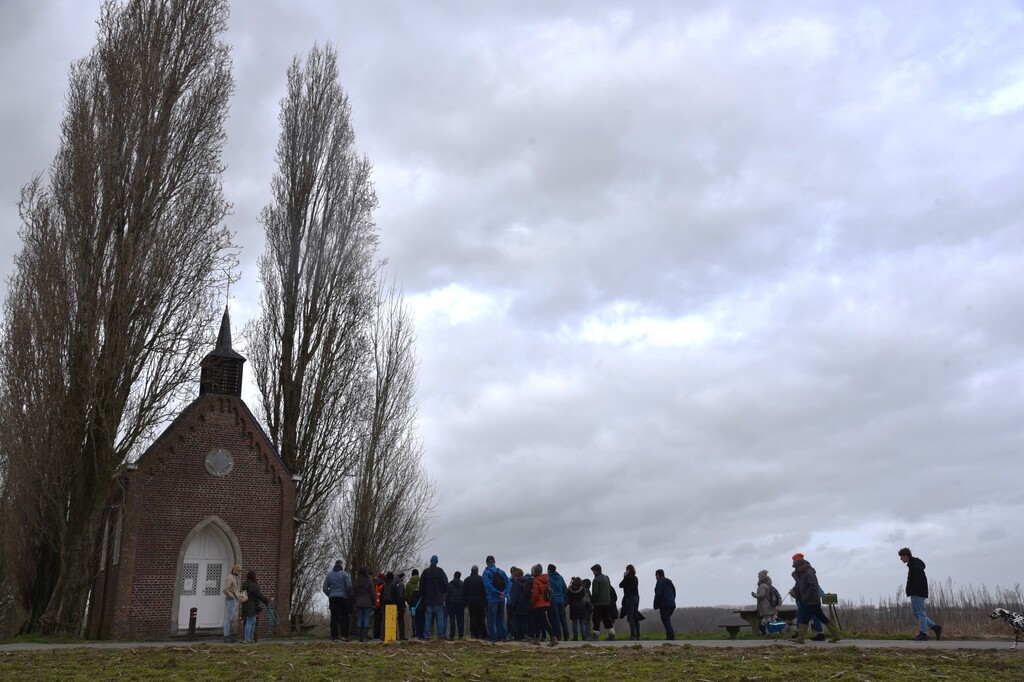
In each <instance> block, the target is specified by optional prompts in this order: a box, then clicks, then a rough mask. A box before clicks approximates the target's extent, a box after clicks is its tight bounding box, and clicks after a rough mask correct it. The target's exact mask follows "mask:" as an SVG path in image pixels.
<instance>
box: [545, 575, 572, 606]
mask: <svg viewBox="0 0 1024 682" xmlns="http://www.w3.org/2000/svg"><path fill="white" fill-rule="evenodd" d="M548 584H549V585H550V586H551V603H552V604H564V603H565V592H566V590H567V589H568V588H567V587H566V585H565V578H563V577H562V576H560V575H559V574H558V571H551V572H550V573H548Z"/></svg>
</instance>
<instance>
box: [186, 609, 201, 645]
mask: <svg viewBox="0 0 1024 682" xmlns="http://www.w3.org/2000/svg"><path fill="white" fill-rule="evenodd" d="M198 613H199V609H197V608H196V607H194V606H193V607H192V608H191V609H189V610H188V641H190V642H191V641H192V640H193V639H195V638H196V615H197V614H198Z"/></svg>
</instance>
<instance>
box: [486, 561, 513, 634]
mask: <svg viewBox="0 0 1024 682" xmlns="http://www.w3.org/2000/svg"><path fill="white" fill-rule="evenodd" d="M486 563H487V568H485V569H484V589H485V590H486V591H487V634H488V636H489V637H490V640H491V641H492V642H494V643H498V642H504V641H505V640H507V639H508V628H506V627H505V607H506V605H507V603H508V593H509V580H508V575H506V574H505V571H503V570H501V569H500V568H498V567H497V566H496V565H495V563H494V557H493V556H490V555H489V556H488V557H487V561H486Z"/></svg>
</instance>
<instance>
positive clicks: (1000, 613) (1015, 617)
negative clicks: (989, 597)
mask: <svg viewBox="0 0 1024 682" xmlns="http://www.w3.org/2000/svg"><path fill="white" fill-rule="evenodd" d="M988 617H989V618H991V619H992V620H996V619H997V618H1002V619H1003V620H1005V621H1006V622H1007V623H1008V624H1009V625H1010V627H1012V628H1013V646H1012V647H1010V648H1011V649H1016V648H1017V642H1018V641H1019V640H1020V634H1021V633H1022V632H1024V613H1017V612H1016V611H1007V610H1006V609H993V610H992V613H990V614H988Z"/></svg>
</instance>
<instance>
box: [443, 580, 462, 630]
mask: <svg viewBox="0 0 1024 682" xmlns="http://www.w3.org/2000/svg"><path fill="white" fill-rule="evenodd" d="M462 586H463V582H462V571H455V577H454V578H453V579H452V581H451V582H449V583H448V591H447V592H445V595H444V608H445V615H446V616H447V618H448V641H449V642H451V641H454V640H455V635H456V631H458V636H459V639H462V637H463V634H464V628H465V622H466V621H465V615H466V604H465V601H463V597H462V589H463V587H462Z"/></svg>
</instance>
